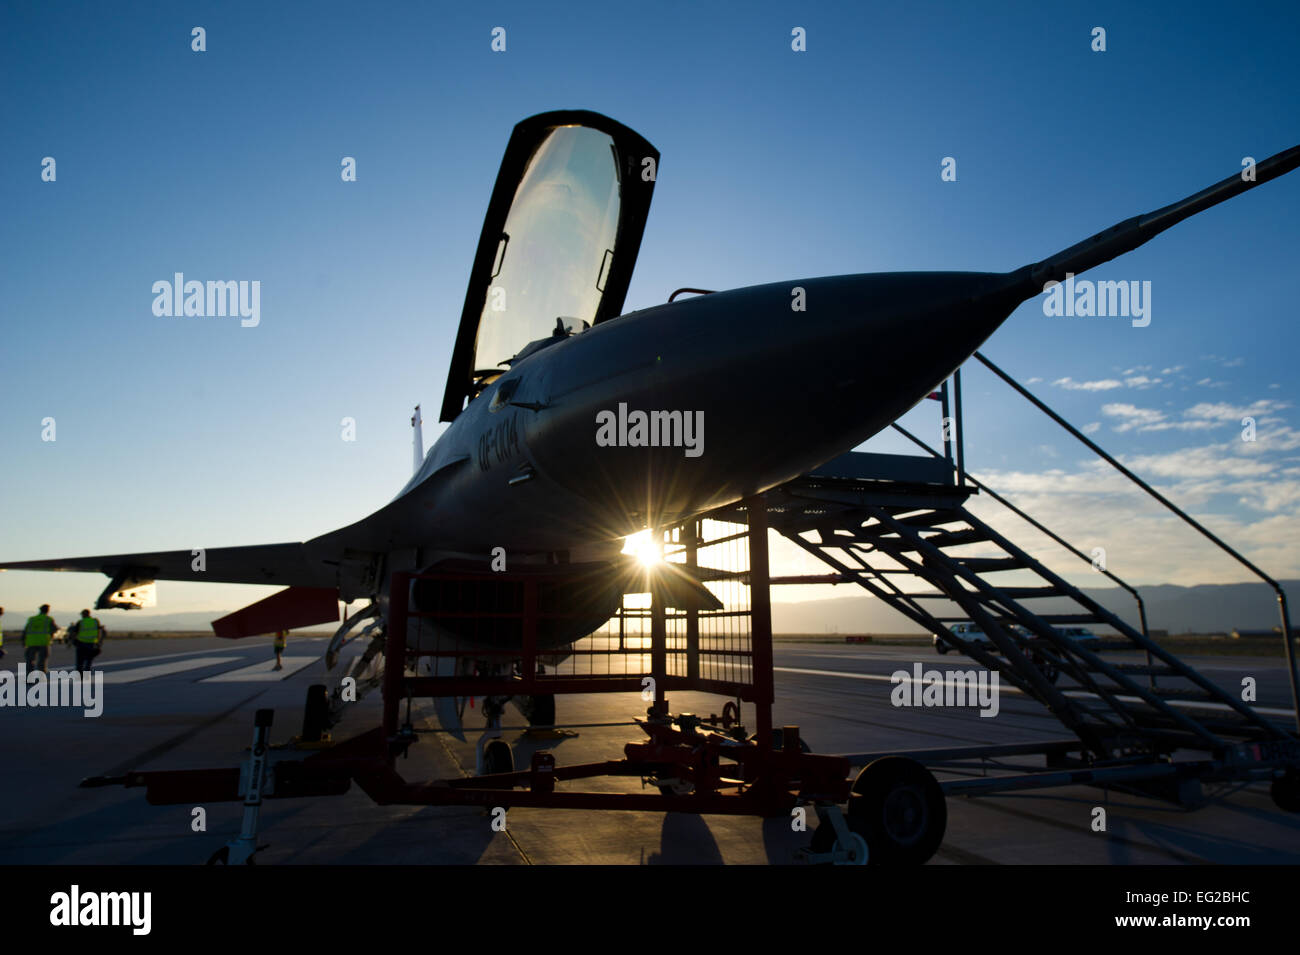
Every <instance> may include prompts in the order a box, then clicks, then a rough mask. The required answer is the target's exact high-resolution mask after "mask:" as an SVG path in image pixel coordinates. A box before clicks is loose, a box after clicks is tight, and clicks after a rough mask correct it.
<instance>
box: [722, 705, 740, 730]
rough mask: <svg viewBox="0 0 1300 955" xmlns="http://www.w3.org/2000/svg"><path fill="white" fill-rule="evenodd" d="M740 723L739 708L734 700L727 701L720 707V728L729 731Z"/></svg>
mask: <svg viewBox="0 0 1300 955" xmlns="http://www.w3.org/2000/svg"><path fill="white" fill-rule="evenodd" d="M739 722H740V707H739V706H737V705H736V703H735V701H734V700H728V701H727V702H726V703H725V704H723V707H722V728H723V729H724V730H729V729H731V727H733V726H735V725H736V724H737V723H739Z"/></svg>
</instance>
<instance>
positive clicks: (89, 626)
mask: <svg viewBox="0 0 1300 955" xmlns="http://www.w3.org/2000/svg"><path fill="white" fill-rule="evenodd" d="M68 632H69V633H71V634H72V636H73V637H74V639H75V646H76V648H77V669H78V670H81V671H83V672H86V673H89V672H90V669H91V666H90V664H91V661H92V660H94V659H95V657H97V656H99V641H100V640H102V639H104V637H106V636H107V635H108V631H107V630H105V629H104V627H103V626H102V625H101V624H100V622H99V621H98V620H96V619H95V618H94V617H92V616H91V615H90V611H89V610H83V611H81V619H80V620H78V621H77V622H76V623H74V624H73V625H72V626H71V627H69V628H68Z"/></svg>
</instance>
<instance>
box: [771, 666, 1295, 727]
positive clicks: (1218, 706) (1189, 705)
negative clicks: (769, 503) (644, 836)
mask: <svg viewBox="0 0 1300 955" xmlns="http://www.w3.org/2000/svg"><path fill="white" fill-rule="evenodd" d="M772 669H773V670H775V671H776V672H777V673H802V674H804V675H806V676H839V677H844V678H846V679H849V680H872V681H874V682H877V683H894V682H898V681H895V680H894V678H893V676H887V675H885V674H884V673H840V672H837V671H835V670H807V669H804V668H803V667H773V668H772ZM941 672H944V671H941ZM907 682H908V683H912V682H914V681H913V680H912V677H911V676H910V675H909V676H908V677H907ZM944 684H945V685H946V686H951V685H953V684H951V683H950V682H949V681H944ZM963 685H964V684H963ZM998 691H999V692H1001V693H1019V692H1020V690H1019V689H1017V688H1016V687H1014V686H1007V685H1006V684H1004V683H999V684H998ZM1061 692H1062V693H1063V694H1064V695H1065V696H1075V697H1087V698H1089V699H1093V700H1096V699H1099V697H1098V696H1097V694H1096V693H1087V692H1085V691H1083V690H1062V691H1061ZM1115 699H1117V700H1123V701H1124V702H1125V703H1142V702H1144V701H1143V699H1142V698H1141V697H1139V696H1116V697H1115ZM1165 702H1166V703H1168V704H1169V705H1170V706H1177V707H1183V708H1186V709H1189V710H1220V711H1222V712H1225V713H1235V712H1236V710H1234V709H1233V708H1232V707H1230V706H1228V704H1226V703H1208V702H1207V703H1200V702H1197V701H1196V700H1177V699H1173V700H1165ZM1251 709H1252V710H1254V711H1255V712H1256V713H1260V714H1262V715H1264V716H1295V710H1288V709H1286V708H1285V707H1280V706H1252V707H1251Z"/></svg>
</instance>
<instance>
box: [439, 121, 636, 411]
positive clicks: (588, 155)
mask: <svg viewBox="0 0 1300 955" xmlns="http://www.w3.org/2000/svg"><path fill="white" fill-rule="evenodd" d="M658 164H659V152H658V150H656V149H655V148H654V147H653V146H651V145H650V143H648V142H646V140H645V139H643V138H642V137H641V136H639V135H638V134H637V133H635V132H633V131H632V130H630V129H628V128H627V127H626V126H623V125H622V124H621V123H617V122H615V121H614V120H612V119H610V118H609V117H607V116H602V115H600V114H599V113H591V112H586V111H582V110H563V111H559V112H552V113H542V114H539V115H537V116H533V117H530V118H528V119H526V120H524V121H523V122H521V123H519V125H517V126H516V127H515V129H514V132H513V133H512V134H511V137H510V142H509V144H508V145H507V146H506V153H505V157H504V158H503V159H502V161H501V170H500V172H498V173H497V181H496V186H495V187H494V188H493V190H492V199H491V201H490V202H489V203H488V211H487V215H486V217H485V218H484V221H483V232H482V234H481V235H480V236H479V243H478V251H477V252H476V254H475V256H474V265H473V268H472V269H471V271H470V279H469V288H468V290H467V291H466V294H465V308H464V311H463V312H462V313H461V319H460V329H459V331H458V332H457V335H456V345H455V350H454V351H453V353H452V359H451V368H450V370H449V372H448V375H447V391H446V395H445V397H444V398H443V405H442V415H441V418H442V420H443V421H451V420H452V419H453V418H455V417H456V416H457V415H458V414H460V412H461V409H462V408H463V407H464V406H465V403H466V401H468V400H473V398H474V397H475V396H476V395H477V394H478V393H479V391H481V390H482V389H483V387H484V386H485V385H487V384H488V383H490V382H491V381H492V380H493V379H494V378H496V377H497V376H498V375H500V374H502V373H504V372H505V371H506V370H508V368H509V367H510V364H511V362H512V361H516V360H522V358H523V355H521V353H522V352H523V351H524V350H525V349H526V348H527V347H528V346H529V345H530V344H531V343H534V342H538V341H542V340H546V339H550V338H552V337H564V336H566V335H567V334H569V333H577V332H581V331H582V330H583V329H584V328H586V327H590V326H591V325H595V324H597V323H598V322H601V321H604V320H605V319H607V318H613V317H614V316H616V315H618V314H619V313H620V311H621V309H622V307H623V299H624V297H625V296H626V295H627V287H628V283H629V282H630V281H631V279H632V269H633V267H634V266H635V265H636V256H637V251H638V250H639V248H640V246H641V235H642V233H643V232H644V230H645V222H646V215H647V214H648V213H649V211H650V198H651V195H652V193H653V191H654V180H655V174H656V172H657V170H658Z"/></svg>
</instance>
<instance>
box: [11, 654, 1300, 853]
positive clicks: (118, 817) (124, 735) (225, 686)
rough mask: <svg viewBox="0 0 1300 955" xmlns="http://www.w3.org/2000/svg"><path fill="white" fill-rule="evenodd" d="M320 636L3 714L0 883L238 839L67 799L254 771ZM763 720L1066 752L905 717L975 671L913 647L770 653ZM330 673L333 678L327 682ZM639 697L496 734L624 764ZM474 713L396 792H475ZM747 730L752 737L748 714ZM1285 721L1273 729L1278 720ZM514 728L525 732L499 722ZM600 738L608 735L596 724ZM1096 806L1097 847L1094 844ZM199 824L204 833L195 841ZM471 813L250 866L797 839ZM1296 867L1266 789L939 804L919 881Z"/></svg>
mask: <svg viewBox="0 0 1300 955" xmlns="http://www.w3.org/2000/svg"><path fill="white" fill-rule="evenodd" d="M12 643H13V642H12V641H10V643H9V645H8V646H6V650H8V651H9V652H8V655H7V656H6V657H5V659H4V660H3V661H0V668H4V669H9V670H13V669H14V668H15V665H16V664H17V662H19V661H20V660H21V648H20V647H14V646H13V645H12ZM324 648H325V640H324V639H323V638H303V637H296V638H295V637H291V639H290V643H289V648H288V650H287V651H286V655H285V669H284V670H283V671H280V672H275V671H272V670H271V664H272V651H271V648H270V644H269V640H258V641H247V640H245V641H227V640H219V639H216V638H207V637H204V638H193V639H185V640H130V641H125V640H124V641H119V642H112V641H110V642H109V643H108V644H107V646H106V650H105V653H104V654H103V655H102V656H101V657H100V658H99V660H97V661H96V663H97V664H98V665H100V667H101V669H102V670H103V672H104V674H105V677H106V680H105V687H104V701H103V702H104V707H103V713H102V714H101V715H100V716H98V717H96V718H87V717H84V716H83V715H82V711H81V710H79V709H72V708H50V707H38V708H32V707H26V708H14V707H0V760H2V761H3V763H2V764H3V766H4V773H3V778H4V780H5V782H4V785H3V786H0V864H7V865H14V864H23V865H30V864H99V863H119V864H155V863H170V864H196V863H201V862H203V861H204V860H205V859H206V858H207V857H208V856H209V855H210V854H211V853H212V852H213V851H214V850H215V849H217V848H219V847H220V846H221V845H223V844H224V843H225V841H226V840H228V839H230V838H231V837H233V836H234V835H235V834H237V832H238V829H239V824H240V818H241V813H242V807H241V806H240V804H238V803H214V804H210V805H207V806H203V807H194V806H150V805H149V804H148V803H147V802H146V801H145V798H144V792H143V790H141V789H123V788H120V787H108V788H100V789H79V788H78V787H77V783H78V781H79V780H81V779H82V778H83V777H86V776H92V775H115V774H120V773H123V772H125V771H127V770H159V769H193V768H201V767H220V766H231V765H236V764H238V763H239V762H240V761H242V760H243V759H244V758H245V757H246V755H247V748H248V745H249V742H250V740H251V735H252V719H253V713H254V711H255V710H257V709H259V708H264V707H272V708H274V709H275V710H276V722H275V725H274V727H273V731H272V740H273V741H274V742H276V743H282V742H285V741H287V740H288V739H289V738H290V737H292V736H294V735H295V734H297V733H298V732H299V730H300V726H301V719H302V705H303V699H304V695H305V693H306V688H307V686H308V685H309V684H311V683H315V682H329V683H331V685H332V682H333V680H332V679H326V677H325V670H324V665H323V663H322V662H321V661H320V655H321V653H322V652H323V651H324ZM775 656H776V664H777V672H776V686H777V701H776V707H775V710H774V719H775V722H776V724H777V725H780V724H781V723H787V722H788V723H797V724H798V725H799V726H800V727H801V732H802V735H803V737H804V738H805V740H807V741H808V743H809V744H810V745H811V747H812V749H813V750H814V751H815V752H821V753H864V752H884V751H891V750H892V751H899V750H909V749H921V748H931V747H940V746H956V745H984V744H990V743H1005V742H1021V741H1033V740H1045V739H1060V738H1064V737H1066V736H1068V734H1067V733H1066V732H1065V731H1064V730H1063V729H1062V728H1061V727H1060V725H1059V724H1058V723H1057V722H1056V721H1055V720H1054V719H1053V718H1052V717H1051V716H1050V714H1048V713H1047V712H1046V711H1045V710H1044V709H1043V708H1042V707H1040V706H1039V705H1038V704H1036V703H1033V702H1032V701H1030V700H1027V699H1025V698H1023V697H1020V696H1018V695H1017V694H1015V693H1010V692H1004V693H1003V694H1002V696H1001V702H1000V712H999V714H998V715H997V716H996V717H995V718H991V719H990V718H981V717H980V716H979V714H978V712H977V711H976V710H974V709H955V708H928V709H926V708H922V709H900V708H897V707H894V706H893V705H891V702H890V692H891V690H892V688H893V687H892V685H891V683H890V680H889V674H891V673H892V672H893V671H895V670H900V669H901V670H907V671H910V670H911V667H912V665H913V663H916V662H920V663H922V664H923V665H924V666H925V667H926V668H932V667H933V668H940V669H970V668H975V669H979V668H978V665H977V664H974V663H972V662H970V661H968V660H965V659H964V658H961V657H955V655H948V656H943V657H941V656H938V655H937V654H935V653H934V652H933V651H932V650H930V649H928V648H925V647H899V646H892V647H891V646H873V645H854V646H841V645H834V644H810V643H780V642H778V644H777V646H776V654H775ZM1194 662H1195V663H1196V664H1197V665H1198V666H1201V667H1203V668H1204V670H1205V672H1206V673H1207V674H1208V675H1209V676H1211V677H1212V678H1213V679H1215V680H1217V681H1219V682H1220V683H1221V684H1222V685H1224V686H1227V687H1237V686H1240V683H1241V679H1242V678H1243V677H1245V676H1252V677H1254V678H1255V679H1256V680H1257V681H1258V684H1259V701H1258V705H1259V706H1261V707H1264V708H1267V710H1268V711H1269V712H1274V711H1276V712H1277V713H1280V714H1286V713H1289V712H1290V700H1289V691H1288V689H1287V683H1286V673H1285V668H1284V666H1283V664H1282V663H1281V661H1280V660H1262V659H1252V658H1241V657H1206V658H1204V659H1201V660H1197V661H1194ZM71 666H72V650H71V648H66V647H56V648H55V649H54V653H53V658H52V668H54V669H61V668H70V667H71ZM331 676H332V675H331ZM724 702H725V701H724V700H723V699H721V698H719V697H716V696H712V695H708V694H700V693H682V694H674V695H673V696H672V697H671V700H670V703H671V709H672V711H673V712H696V713H704V714H707V713H710V712H720V710H721V707H722V704H723V703H724ZM645 706H646V704H645V703H644V702H643V701H642V700H641V698H640V695H639V694H636V693H630V694H589V695H584V696H573V697H561V698H559V699H558V700H557V719H558V720H559V721H560V722H561V723H566V724H578V727H577V728H575V729H573V730H572V731H571V733H572V735H567V736H565V737H564V738H561V739H558V740H548V741H534V740H531V739H529V738H527V737H526V736H525V735H524V733H523V732H522V731H520V730H518V729H509V730H507V731H506V732H505V733H504V734H503V735H504V737H505V738H506V739H507V740H508V741H509V742H510V743H511V744H512V745H513V746H514V748H515V753H516V756H515V759H516V765H518V766H526V765H527V764H528V760H529V756H530V754H531V752H532V751H533V750H534V749H539V748H547V749H550V750H552V751H553V752H554V753H555V755H556V759H557V761H558V762H559V763H560V764H561V765H563V764H572V763H577V762H587V761H596V760H604V759H615V758H620V757H621V755H622V746H623V744H624V743H625V742H627V741H629V740H635V739H641V738H644V737H643V734H642V733H641V731H640V730H639V729H637V728H636V727H635V726H633V725H631V720H632V718H633V717H634V716H637V715H642V714H643V713H644V711H645ZM479 713H480V711H479V710H478V709H477V708H476V709H467V711H466V719H465V724H466V727H467V729H468V730H469V732H468V734H467V739H466V740H465V741H464V742H461V741H458V740H456V739H454V738H453V737H452V736H451V735H450V734H448V733H445V732H437V730H438V729H439V727H438V725H437V721H436V718H435V717H434V714H433V708H432V706H430V705H418V704H417V705H416V706H415V707H414V709H413V711H412V714H413V721H414V723H415V725H416V726H417V728H419V729H421V730H424V731H425V732H423V734H422V735H421V738H420V742H419V743H417V744H416V745H415V746H413V747H412V749H411V753H410V757H409V758H408V759H406V760H404V761H402V762H401V763H400V764H399V770H400V771H401V772H402V774H403V775H404V776H405V777H406V778H407V779H410V780H424V779H429V778H437V777H449V776H456V775H461V774H467V773H472V772H473V769H474V755H475V753H474V741H475V739H476V737H477V730H478V728H479V727H480V726H481V725H482V723H481V717H480V715H479ZM744 718H745V720H746V721H747V723H748V725H750V726H751V727H752V725H753V714H752V709H751V708H750V707H748V706H746V707H745V708H744ZM1276 718H1277V719H1278V720H1279V721H1280V722H1283V723H1285V722H1287V717H1286V716H1285V715H1281V716H1277V717H1276ZM378 720H379V699H378V693H377V692H376V693H375V694H374V695H373V696H372V697H371V698H368V699H366V700H363V701H362V702H360V703H357V704H355V707H354V709H353V711H352V712H351V713H350V714H349V716H348V718H347V720H345V722H344V723H343V724H342V725H341V726H340V727H338V728H337V729H336V734H335V735H336V736H337V737H340V738H346V737H348V736H350V735H354V734H356V733H359V732H361V731H363V730H365V729H368V728H370V727H371V726H373V725H375V724H376V723H377V722H378ZM506 723H507V726H509V727H520V726H522V725H523V723H524V720H523V719H522V717H520V715H519V714H518V712H517V711H516V710H515V709H514V707H513V706H511V707H510V708H509V709H508V711H507V716H506ZM595 724H615V725H595ZM569 785H570V786H571V787H576V786H579V785H581V786H585V787H587V788H590V789H596V790H601V791H624V792H635V791H640V790H641V784H640V781H639V780H636V779H599V780H592V781H584V782H582V783H574V784H569ZM1098 806H1101V807H1104V808H1105V809H1106V813H1107V830H1106V831H1105V832H1095V831H1093V829H1092V825H1091V824H1092V820H1093V810H1094V808H1095V807H1098ZM196 808H202V809H203V810H205V813H206V831H196V830H195V826H194V819H195V813H194V810H195V809H196ZM491 823H492V819H491V816H490V814H489V813H487V812H485V811H484V810H481V809H476V808H444V807H440V808H415V807H400V806H388V807H381V806H376V805H374V804H373V803H371V802H370V800H369V799H368V798H367V797H366V796H365V795H364V793H362V792H360V790H359V789H357V788H356V787H355V786H354V787H353V788H352V789H351V790H350V791H349V792H348V793H347V794H346V795H344V796H340V797H328V798H318V799H314V800H310V799H294V800H278V801H277V800H272V801H268V802H267V803H266V805H265V807H264V809H263V812H262V825H261V834H262V840H261V841H263V842H266V843H269V844H270V847H269V848H268V849H266V850H265V851H264V852H263V853H262V854H261V855H259V856H258V861H259V862H260V863H265V864H274V863H293V864H333V863H360V864H384V863H441V864H475V863H486V864H507V865H509V864H528V863H536V864H582V863H599V864H632V865H635V864H711V863H712V864H716V863H733V864H734V863H741V864H788V863H790V862H792V861H793V859H794V856H795V854H796V852H797V850H798V849H799V848H800V847H802V846H804V845H806V843H807V840H808V838H809V834H808V833H797V832H793V831H791V825H790V822H789V821H787V820H783V819H776V820H761V819H753V818H743V817H724V816H706V817H700V816H695V815H689V814H684V813H671V812H669V813H663V812H593V811H585V810H542V809H523V808H516V809H512V810H510V811H509V813H508V816H507V828H506V831H504V832H494V831H493V828H492V825H491ZM1297 862H1300V816H1295V815H1288V814H1286V813H1283V812H1281V811H1280V810H1278V809H1277V808H1276V807H1275V806H1274V805H1273V803H1272V801H1271V799H1270V798H1269V795H1268V790H1267V786H1265V785H1252V786H1248V787H1245V788H1244V789H1241V790H1239V791H1237V792H1234V793H1231V794H1229V795H1227V796H1226V798H1224V799H1221V800H1219V801H1216V802H1214V803H1212V804H1211V805H1209V806H1207V807H1205V808H1202V809H1199V810H1196V811H1187V810H1183V809H1180V808H1177V807H1174V806H1171V805H1168V804H1165V803H1160V802H1156V801H1153V800H1150V799H1145V798H1141V797H1137V796H1131V795H1126V794H1123V793H1119V792H1116V791H1113V790H1112V791H1103V790H1101V789H1096V788H1090V787H1085V786H1072V787H1065V788H1060V789H1050V790H1040V791H1033V792H1024V793H1018V794H1004V795H996V796H979V797H954V798H950V799H949V800H948V829H947V835H946V838H945V841H944V844H943V846H942V847H941V848H940V850H939V852H938V854H937V855H936V857H935V858H934V859H933V860H932V864H1025V863H1029V864H1062V863H1065V864H1080V863H1084V864H1086V863H1094V864H1120V865H1124V864H1205V863H1213V864H1239V863H1276V864H1295V863H1297Z"/></svg>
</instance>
